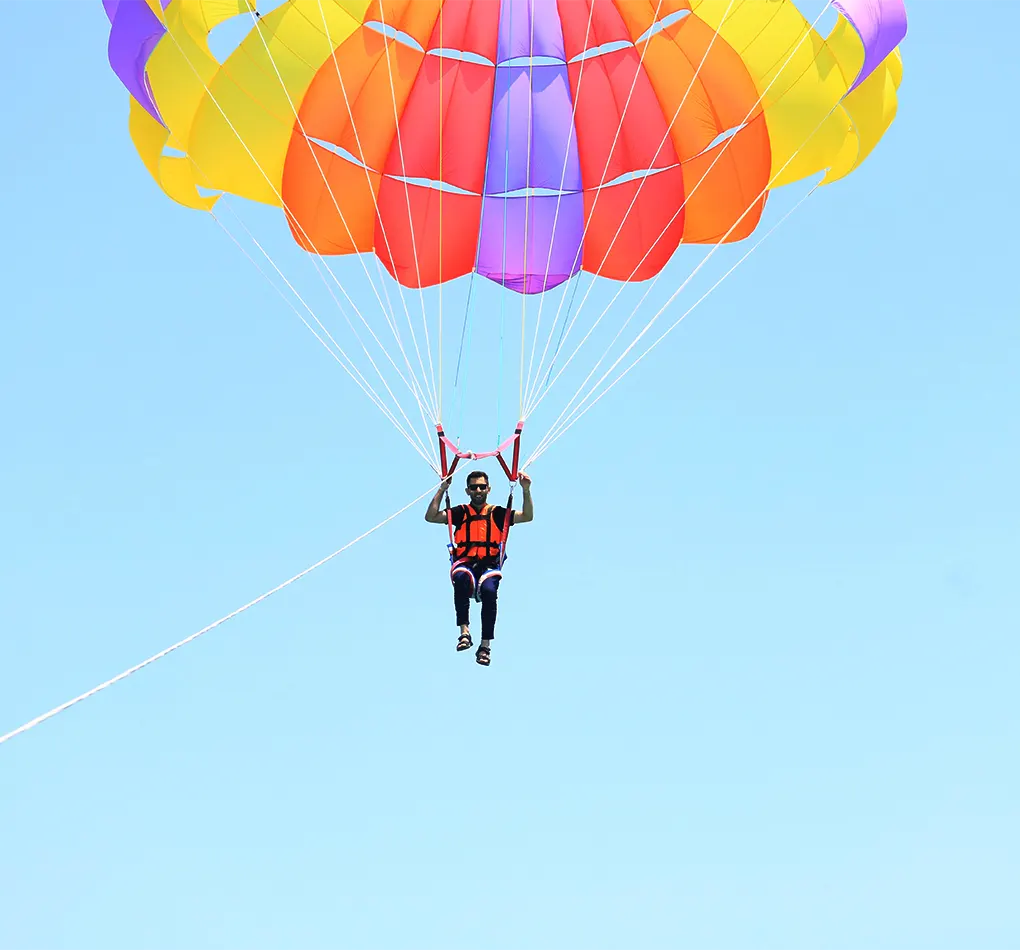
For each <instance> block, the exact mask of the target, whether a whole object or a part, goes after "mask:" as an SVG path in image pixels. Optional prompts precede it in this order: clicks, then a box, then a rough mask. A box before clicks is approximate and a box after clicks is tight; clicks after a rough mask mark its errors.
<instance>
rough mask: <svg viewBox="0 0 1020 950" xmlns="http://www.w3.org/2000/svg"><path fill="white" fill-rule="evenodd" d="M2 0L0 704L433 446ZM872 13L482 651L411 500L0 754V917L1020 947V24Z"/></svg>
mask: <svg viewBox="0 0 1020 950" xmlns="http://www.w3.org/2000/svg"><path fill="white" fill-rule="evenodd" d="M2 10H3V14H4V18H5V24H4V25H5V29H4V30H3V33H2V35H0V48H2V52H0V75H2V79H3V85H2V88H3V90H4V93H3V95H4V109H3V113H4V116H5V119H4V132H5V135H4V147H3V149H0V181H2V182H3V185H2V187H0V209H2V219H3V221H4V225H5V226H4V228H3V234H2V239H0V240H2V248H0V252H2V253H0V261H2V267H3V272H4V295H5V300H4V306H3V313H4V318H5V319H4V321H3V324H4V345H3V347H2V348H0V413H2V417H0V426H2V432H3V451H2V458H3V465H2V466H0V524H2V526H3V537H4V540H5V543H4V545H3V548H2V551H0V631H2V634H3V635H2V637H0V732H4V731H7V730H8V729H10V728H14V727H16V726H18V725H20V724H21V723H22V722H24V721H25V720H27V719H30V718H31V717H33V716H35V715H37V714H39V713H41V712H44V711H45V710H46V709H49V708H50V707H52V706H54V705H56V704H57V703H59V702H61V701H63V700H65V699H68V698H70V697H71V696H74V695H76V694H78V693H80V692H82V691H83V690H85V689H88V688H89V687H91V686H93V685H95V684H96V683H99V682H101V681H103V680H105V679H106V678H108V677H109V676H112V675H114V674H115V673H117V672H119V671H120V670H122V669H124V668H126V667H128V666H130V665H132V664H133V663H135V662H137V661H139V660H141V659H143V658H144V657H146V656H149V655H150V654H152V653H155V652H156V651H158V650H160V649H162V648H163V647H165V646H167V645H169V644H170V643H173V642H174V641H176V640H179V639H180V638H182V637H184V636H186V635H188V634H189V633H191V632H193V631H194V630H197V629H199V628H201V627H203V626H204V625H205V624H207V623H209V622H210V621H212V620H215V619H216V618H218V617H221V616H223V615H224V614H226V613H228V612H230V611H231V610H233V609H234V608H236V607H238V606H240V605H241V604H243V603H245V602H247V601H248V600H250V599H252V598H253V597H255V596H257V595H258V594H260V593H262V592H263V591H265V590H267V589H269V588H271V587H273V586H274V585H275V584H277V583H279V582H280V581H281V580H284V579H285V578H287V577H289V576H291V575H293V574H295V573H297V571H299V570H301V569H302V568H304V567H306V566H307V565H309V564H311V563H313V562H314V561H316V560H318V559H319V558H320V557H323V556H324V555H326V554H328V553H330V552H331V551H333V550H335V549H337V548H339V547H340V546H341V545H342V544H343V543H345V542H346V541H348V540H350V539H351V538H353V537H355V536H357V535H358V534H360V533H361V532H362V531H364V530H365V529H367V528H369V527H371V526H372V525H373V524H376V523H377V522H379V521H381V520H382V519H383V518H384V517H386V516H387V515H389V514H390V513H391V512H392V511H394V510H395V509H397V508H399V507H400V506H402V505H403V504H405V503H407V502H408V501H410V500H411V499H412V498H414V497H415V496H416V495H417V494H419V493H421V492H423V491H425V490H427V489H428V488H429V486H430V485H431V484H432V483H433V481H434V478H433V476H432V473H431V471H430V470H429V469H428V468H427V467H426V466H425V465H424V464H423V463H422V462H421V460H420V459H419V458H418V456H417V455H415V454H414V453H413V452H411V451H410V450H409V449H408V447H407V446H406V444H405V443H403V441H402V440H400V438H399V437H397V436H395V435H394V434H393V432H392V430H391V429H389V428H388V427H387V426H386V424H385V423H384V422H383V421H382V420H381V417H380V416H379V415H378V413H376V411H375V410H374V409H373V408H372V407H371V406H370V405H369V403H368V402H367V401H366V400H365V399H364V397H363V396H362V395H361V394H360V393H359V392H358V391H357V390H356V389H355V388H354V387H353V386H352V385H351V384H350V383H349V381H348V380H347V378H346V377H345V376H344V375H343V373H342V372H341V371H339V369H338V367H337V366H336V364H335V363H334V362H333V361H332V360H330V359H329V358H328V357H327V356H326V354H325V353H324V352H323V351H322V349H321V348H319V347H318V345H317V344H316V343H315V341H314V340H313V339H312V338H311V336H310V335H309V334H308V333H307V331H305V330H304V329H303V328H302V327H301V325H300V324H299V323H298V322H297V320H296V319H295V318H294V315H293V314H292V313H291V312H290V311H289V310H288V309H287V308H286V306H285V305H283V304H282V302H281V301H280V300H279V298H277V297H275V296H274V295H273V293H272V292H271V291H270V290H268V288H267V286H266V284H265V282H264V281H263V280H262V278H261V277H260V276H259V275H258V273H257V272H256V271H255V270H254V269H253V268H252V267H251V265H250V263H249V262H248V261H247V260H245V259H244V257H243V256H242V255H241V254H240V253H238V251H237V249H236V248H235V247H233V246H232V245H231V243H230V242H229V240H227V239H226V238H225V237H224V235H223V234H222V232H221V231H220V230H219V229H218V228H216V227H215V225H214V223H213V222H212V221H210V220H209V219H207V218H205V217H203V216H202V215H200V214H197V213H195V212H188V211H185V210H183V209H180V208H178V207H175V206H174V205H173V204H172V203H171V202H169V201H168V200H167V199H165V198H164V196H163V195H162V194H161V193H160V192H159V191H158V189H157V188H156V187H155V185H154V184H153V183H152V181H151V179H150V178H149V177H148V175H147V173H146V172H145V170H144V168H143V167H142V166H141V164H140V163H139V162H138V161H137V158H136V157H135V155H134V152H133V150H132V148H131V146H130V142H129V140H128V137H127V129H126V113H127V109H126V98H125V95H124V94H123V93H122V90H121V88H120V87H119V85H118V84H117V82H116V79H115V78H114V77H113V75H112V74H111V73H110V71H109V69H108V66H107V64H106V60H105V43H106V34H107V24H106V20H105V17H104V16H103V14H102V11H101V8H100V5H99V4H98V3H96V4H91V3H84V2H74V3H56V2H32V3H29V2H22V0H5V2H4V4H3V7H2ZM909 12H910V16H911V27H910V29H911V32H910V36H909V37H908V40H907V43H906V44H905V47H904V56H905V60H906V72H905V80H904V85H903V87H902V89H901V107H900V115H899V117H898V119H897V121H896V123H895V124H894V126H893V128H892V130H891V132H890V133H889V134H888V135H887V137H886V139H885V140H884V141H883V142H882V144H881V146H880V147H879V149H878V150H877V151H876V153H875V154H874V155H873V156H872V158H870V159H869V161H868V162H867V163H866V164H865V165H864V166H862V167H861V168H860V169H859V170H858V171H857V172H856V173H855V174H854V175H853V176H852V177H851V178H850V179H848V180H847V181H845V182H843V183H841V184H838V185H835V186H832V187H829V188H825V189H822V190H820V191H819V192H817V193H816V194H815V195H814V196H812V198H811V200H810V201H808V202H807V203H806V204H805V205H804V206H803V207H802V208H801V209H800V210H799V211H798V212H797V213H796V214H795V215H794V216H793V217H792V218H791V219H790V220H789V221H788V222H787V223H786V224H785V225H784V227H783V228H782V230H781V231H780V232H779V233H778V234H777V235H776V237H775V238H774V239H773V240H770V241H769V242H768V243H767V244H765V245H763V247H762V248H761V249H760V250H759V251H757V252H756V253H755V254H754V255H753V256H752V257H751V258H750V259H749V260H748V261H747V262H746V264H745V265H743V266H742V267H741V268H740V269H739V270H738V271H737V272H736V273H735V274H734V275H733V276H732V277H731V278H730V279H729V280H728V281H727V282H726V283H725V284H724V285H723V286H722V287H721V288H720V289H719V291H717V292H716V293H715V294H714V295H713V296H712V297H711V298H710V299H709V300H708V301H707V302H706V304H705V305H704V306H703V307H701V308H700V309H699V310H698V311H697V312H696V313H695V314H693V315H692V316H691V317H690V318H689V319H688V320H686V321H685V322H684V324H682V325H681V327H680V328H679V329H678V330H677V331H676V333H675V334H673V336H671V337H670V338H669V339H668V340H667V342H666V343H665V344H663V346H661V347H660V348H659V349H658V350H656V351H655V353H654V354H653V355H652V356H651V357H649V359H647V360H646V361H645V362H644V363H643V364H642V366H641V368H640V369H639V370H638V371H636V372H635V373H633V374H632V375H631V376H629V377H628V378H627V380H626V381H625V382H624V383H622V384H621V385H620V386H618V387H617V388H616V389H614V390H613V392H612V394H611V395H610V396H608V397H607V398H606V399H604V400H603V401H602V402H601V403H600V404H599V407H598V409H596V410H595V411H593V412H592V413H590V414H589V415H587V416H586V417H585V418H584V421H583V422H581V423H580V424H578V425H577V426H575V427H574V428H573V429H571V430H570V433H569V435H568V436H567V437H565V438H564V439H563V440H561V441H560V442H558V443H557V445H556V448H555V450H553V451H550V452H549V454H548V455H546V456H544V457H543V458H542V459H541V461H540V462H539V463H538V464H536V466H535V468H534V471H533V473H532V474H533V476H534V494H535V501H536V510H537V515H536V520H535V522H534V524H532V525H528V526H527V527H523V528H521V529H519V530H518V531H516V532H515V534H514V537H513V541H512V544H513V555H512V558H511V561H510V563H509V564H508V575H507V579H506V581H505V584H504V587H503V590H502V591H501V601H500V618H499V627H498V636H497V641H496V649H495V652H494V662H493V666H492V667H491V668H490V669H488V670H482V669H480V668H479V667H477V666H476V665H475V664H474V663H473V662H472V661H471V658H470V656H469V655H458V654H455V653H454V652H453V644H454V639H455V628H454V626H453V616H452V607H451V604H450V599H451V598H450V591H449V585H448V581H447V579H446V566H445V564H444V558H445V549H444V547H443V544H444V538H443V533H442V531H441V530H439V529H434V528H430V527H429V526H426V525H425V524H424V523H423V522H422V520H421V517H420V512H418V511H417V510H416V511H415V512H413V513H411V512H409V513H407V514H406V515H404V516H403V517H402V518H401V519H399V520H397V521H395V522H393V523H391V524H390V525H388V526H387V527H386V528H385V529H383V530H382V531H380V532H378V533H377V534H375V535H373V536H372V537H370V538H368V539H366V540H365V541H363V542H361V543H360V544H358V545H357V546H355V547H354V548H353V549H351V550H350V551H349V552H347V553H345V554H343V555H341V556H340V557H338V558H337V559H336V560H335V561H333V562H331V563H330V564H328V565H327V566H325V567H323V568H322V569H321V570H319V571H317V572H315V573H313V574H312V575H310V576H309V577H307V578H305V579H304V580H302V581H301V582H300V583H298V584H295V585H294V586H292V587H290V588H288V589H287V590H286V591H284V592H282V593H280V594H279V595H277V596H276V597H274V598H272V599H270V600H268V601H266V602H264V603H262V604H260V605H259V606H258V607H256V608H254V609H252V610H251V611H249V612H247V613H245V614H243V615H242V616H241V617H239V618H237V619H236V620H234V621H232V622H230V623H229V624H226V625H224V626H222V627H220V628H218V629H217V630H215V631H214V632H212V633H210V634H209V635H208V636H206V637H204V638H203V639H201V640H200V641H198V642H196V643H194V644H191V645H189V646H188V647H187V648H186V649H185V650H182V651H180V652H178V653H176V654H174V655H172V656H171V657H168V658H167V659H165V660H162V661H161V662H159V663H158V664H156V665H154V666H152V667H150V668H148V669H146V670H144V671H142V672H141V673H139V674H137V675H135V676H133V677H131V678H130V679H128V680H127V681H125V682H123V683H121V684H118V685H117V686H116V687H114V688H111V689H109V690H107V691H105V692H104V693H102V694H101V695H99V696H97V697H95V698H94V699H91V700H89V701H88V702H86V703H83V704H81V705H79V706H77V707H75V708H74V709H73V710H70V711H68V712H67V713H65V714H63V715H61V716H58V717H56V718H55V719H53V720H51V721H49V722H47V723H45V724H43V725H42V726H40V727H38V728H37V729H35V730H33V731H31V732H29V733H27V734H25V735H22V736H19V737H18V738H17V739H16V740H13V741H11V742H9V743H6V744H5V745H4V746H3V747H2V749H0V810H2V813H3V815H4V819H3V830H2V834H0V894H2V896H0V947H3V948H11V950H15V948H18V950H29V948H64V947H66V948H78V950H83V948H93V947H94V948H104V950H116V948H138V947H147V948H148V947H151V948H176V947H189V948H204V947H210V948H213V947H215V948H227V947H259V948H271V947H302V948H313V947H351V948H411V947H414V948H443V950H456V948H462V947H463V948H485V950H490V948H492V950H496V948H531V947H534V948H548V947H562V948H574V947H577V948H593V950H595V948H625V947H626V948H631V950H633V948H649V950H651V948H671V950H679V948H704V950H710V948H754V950H759V948H762V950H764V948H785V950H796V948H811V950H823V948H824V950H828V948H856V950H861V948H914V947H926V948H967V950H982V948H1004V947H1015V946H1017V945H1020V923H1018V920H1017V915H1016V911H1015V895H1016V893H1017V891H1018V889H1020V857H1018V856H1020V804H1018V803H1020V795H1018V792H1020V766H1018V764H1017V763H1018V761H1020V757H1018V756H1017V755H1016V749H1017V748H1018V745H1020V712H1018V708H1017V702H1016V683H1017V682H1018V673H1020V671H1018V668H1017V667H1018V660H1020V648H1018V646H1017V640H1016V635H1017V631H1018V629H1020V623H1018V619H1020V610H1018V607H1017V596H1016V594H1017V582H1016V578H1017V573H1018V568H1020V554H1018V543H1017V538H1018V537H1020V505H1018V502H1017V492H1016V471H1017V468H1018V463H1020V448H1018V447H1020V423H1018V412H1017V407H1018V405H1020V382H1018V380H1020V374H1018V373H1017V366H1018V359H1017V358H1018V355H1020V332H1018V328H1017V327H1018V324H1017V319H1016V318H1017V314H1018V313H1020V294H1018V292H1017V289H1016V284H1015V282H1014V276H1015V270H1016V264H1015V256H1016V252H1017V249H1018V247H1017V240H1016V237H1015V234H1014V218H1015V213H1016V209H1017V208H1018V207H1020V203H1018V198H1020V194H1018V191H1020V189H1018V186H1017V181H1016V169H1015V142H1014V138H1015V136H1014V133H1013V132H1012V129H1011V127H1010V125H1009V123H1008V122H1004V116H1008V115H1009V109H1010V108H1011V101H1012V100H1011V96H1012V91H1013V90H1014V89H1015V88H1016V87H1017V85H1018V83H1020V64H1018V63H1017V60H1016V58H1015V50H1014V45H1013V40H1012V35H1011V33H1010V31H1009V30H1008V29H1006V27H1007V26H1008V22H1007V21H1008V19H1009V16H1008V7H1007V6H1006V5H1005V4H1003V3H981V2H976V0H973V2H969V3H968V4H966V5H961V4H954V3H948V2H939V0H927V2H924V0H918V2H914V3H912V4H911V5H910V7H909ZM798 194H799V193H798ZM253 214H254V216H255V219H256V220H257V221H259V223H263V224H264V223H266V222H270V223H271V216H264V215H261V216H260V214H259V213H257V212H253ZM263 219H264V220H263ZM277 223H278V224H280V222H277ZM278 230H280V231H282V230H283V229H282V224H280V227H279V228H278ZM281 246H282V244H281ZM495 325H496V323H495V319H493V321H490V322H489V323H488V324H484V322H480V323H479V330H478V333H479V335H480V338H481V337H484V336H485V334H486V333H488V334H489V335H490V336H491V335H492V334H493V332H494V331H493V327H494V326H495ZM478 345H479V346H481V343H479V344H478ZM479 352H481V351H480V350H479ZM483 395H484V394H483ZM483 402H485V403H486V405H485V411H486V412H490V411H491V404H489V403H488V402H486V400H485V399H484V398H483V396H481V395H480V396H478V397H477V399H469V403H470V405H471V409H470V410H469V412H473V411H476V410H477V411H478V412H481V410H482V403H483ZM547 421H548V420H547ZM510 422H511V424H512V419H511V420H510ZM505 429H506V427H505V425H504V434H505ZM486 431H488V430H486ZM485 438H488V435H486V436H485ZM490 470H491V471H493V473H494V472H495V470H494V468H490ZM500 491H502V487H501V488H500ZM419 507H421V508H423V507H424V504H422V505H421V506H419ZM1010 894H1012V895H1013V897H1012V898H1011V897H1010V896H1009V895H1010Z"/></svg>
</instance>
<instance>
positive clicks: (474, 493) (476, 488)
mask: <svg viewBox="0 0 1020 950" xmlns="http://www.w3.org/2000/svg"><path fill="white" fill-rule="evenodd" d="M467 493H468V495H469V496H470V498H471V504H472V505H474V506H475V507H476V508H480V507H481V506H482V505H484V504H485V499H486V497H487V496H488V494H489V482H488V480H487V479H484V478H472V479H471V481H469V482H468V485H467Z"/></svg>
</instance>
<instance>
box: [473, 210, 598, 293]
mask: <svg viewBox="0 0 1020 950" xmlns="http://www.w3.org/2000/svg"><path fill="white" fill-rule="evenodd" d="M557 204H558V205H559V210H558V211H557ZM525 211H527V257H526V258H525ZM554 222H555V225H556V226H555V229H554V228H553V223H554ZM504 228H505V229H506V248H505V253H504V247H503V233H504ZM583 232H584V195H582V194H581V193H580V192H574V193H573V194H565V195H559V196H557V195H536V196H531V197H528V198H525V197H523V196H520V197H517V198H497V197H487V198H484V199H483V203H482V240H481V243H480V245H479V249H478V260H477V262H476V264H475V269H476V270H477V271H478V273H479V274H481V275H482V276H483V277H488V278H489V279H490V280H494V281H496V282H497V283H500V284H502V285H503V286H504V287H508V288H509V289H510V290H516V291H517V292H518V293H525V294H536V293H541V292H542V291H543V290H551V289H552V288H553V287H556V286H557V285H559V284H562V283H563V282H564V281H565V280H568V279H569V278H570V277H572V276H573V275H574V274H576V273H577V271H578V270H580V266H581V255H580V247H581V235H582V233H583ZM547 272H548V275H547Z"/></svg>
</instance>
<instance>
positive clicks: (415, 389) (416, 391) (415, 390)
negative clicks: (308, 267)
mask: <svg viewBox="0 0 1020 950" xmlns="http://www.w3.org/2000/svg"><path fill="white" fill-rule="evenodd" d="M253 20H254V23H255V30H256V32H257V33H258V34H259V37H260V39H261V40H262V45H263V46H264V48H265V50H266V56H267V57H268V59H269V61H270V63H272V66H273V70H274V72H275V73H276V78H277V81H278V82H279V83H280V87H281V88H282V89H283V91H284V94H285V95H286V97H287V102H288V103H289V104H290V108H291V112H292V113H293V114H294V121H295V123H296V124H297V127H298V130H299V131H300V132H301V135H302V136H303V137H304V139H305V142H306V144H307V145H308V151H309V154H310V155H311V156H312V159H313V161H314V162H315V167H316V168H317V169H318V170H319V175H320V177H321V178H322V183H323V185H325V187H326V191H327V192H328V193H329V196H330V198H331V200H332V201H333V207H334V208H335V209H336V213H337V215H338V216H339V218H340V221H341V223H342V224H343V226H344V230H345V231H346V232H347V237H348V240H350V242H351V244H352V246H353V245H354V244H355V241H354V235H353V234H352V232H351V229H350V227H349V226H348V224H347V220H346V218H345V217H344V214H343V212H342V211H341V210H340V205H339V203H338V202H337V199H336V196H335V194H334V193H333V188H332V186H331V185H330V183H329V181H328V179H327V178H326V173H325V171H324V170H323V168H322V165H321V164H320V163H319V158H318V156H317V155H316V154H315V149H314V148H313V147H312V142H311V140H310V139H309V138H308V136H307V135H306V134H305V130H304V125H303V123H302V122H301V118H300V116H299V115H298V111H297V107H296V106H295V105H294V101H293V100H292V99H291V97H290V93H288V92H287V88H286V84H285V83H284V81H283V76H282V75H281V74H280V70H279V68H278V67H277V64H276V61H275V60H274V59H273V54H272V50H271V49H270V47H269V44H268V42H267V41H266V39H265V36H263V33H262V21H261V19H259V18H256V17H254V15H253ZM352 124H353V117H352ZM359 148H360V145H359ZM362 160H364V156H363V155H362ZM366 174H367V171H366ZM235 217H236V215H235ZM291 217H292V219H293V216H291ZM238 220H240V219H238ZM245 230H247V228H245ZM249 237H251V234H250V232H249ZM306 237H307V235H306ZM315 254H316V257H318V259H319V261H320V262H321V263H322V265H323V266H325V267H327V269H328V265H326V263H325V260H324V258H323V256H322V255H321V254H320V253H319V251H318V249H317V248H316V249H315ZM356 256H357V258H358V261H359V263H360V264H361V267H362V270H364V272H365V276H366V278H367V279H368V283H369V286H370V287H371V288H372V290H373V292H374V293H375V298H376V300H377V301H378V302H379V307H380V310H381V311H382V314H383V318H384V319H385V320H386V322H387V324H388V325H391V326H392V322H393V321H395V316H387V313H386V308H385V307H384V305H383V301H382V299H381V298H380V296H379V291H378V290H377V289H376V286H375V282H374V281H373V280H372V275H371V274H370V273H369V270H368V267H367V265H366V264H365V261H364V258H363V257H362V255H361V254H358V255H356ZM377 260H378V258H377ZM316 269H318V265H316ZM330 273H332V271H330ZM320 276H321V273H320ZM324 282H325V281H324ZM381 284H382V286H383V289H384V290H385V281H381ZM327 288H328V284H327ZM330 294H331V296H333V294H332V291H331V292H330ZM333 299H334V301H335V302H336V304H337V308H338V309H339V310H340V312H341V314H342V315H343V317H344V319H345V321H346V322H347V325H348V326H349V327H350V328H351V332H352V333H353V334H354V337H355V339H357V341H358V343H360V344H361V348H362V349H363V350H364V352H365V356H366V357H367V358H368V361H369V363H370V364H371V365H372V368H373V369H374V370H375V371H376V374H377V375H378V376H379V379H380V380H381V381H382V384H383V386H384V387H385V388H386V391H387V392H389V393H390V398H392V399H393V401H394V403H395V404H396V406H397V408H398V409H399V410H400V413H401V415H403V416H404V419H405V420H406V421H407V424H408V426H411V428H412V429H413V426H412V425H411V422H410V420H409V419H407V415H406V413H404V410H403V408H402V407H401V406H400V403H399V400H397V398H396V396H394V395H393V393H392V391H391V390H390V388H389V385H388V384H387V383H386V380H385V377H384V376H383V374H382V371H381V370H380V369H379V367H378V366H377V365H376V362H375V360H374V359H373V358H372V355H371V353H370V352H369V350H368V347H367V346H366V345H365V343H364V342H363V341H362V339H361V336H360V334H359V333H358V331H357V330H356V329H355V328H354V326H353V324H352V323H351V321H350V319H349V318H348V316H347V314H346V313H345V312H344V309H343V307H341V306H340V302H339V301H338V300H336V297H335V296H333ZM388 300H389V295H388V294H387V301H388ZM355 309H356V310H357V308H355ZM390 314H391V315H392V308H391V311H390ZM358 316H359V317H360V318H361V322H362V323H363V324H364V326H365V329H366V330H368V332H369V334H370V335H371V337H372V339H373V340H374V341H375V344H376V346H378V347H379V349H380V350H381V351H382V353H383V355H384V356H385V357H386V359H387V360H388V361H389V363H390V365H391V366H392V367H393V370H394V372H396V374H397V376H398V377H399V378H400V379H401V381H402V382H403V383H404V385H405V386H406V387H407V388H408V390H409V391H410V392H411V394H412V395H413V396H414V397H415V400H416V402H417V403H418V411H419V413H420V414H421V418H422V424H423V425H424V426H425V427H426V428H427V427H428V422H427V421H426V409H427V405H426V403H425V402H423V399H422V395H423V394H422V393H421V391H420V387H419V386H418V381H417V379H416V378H415V375H414V371H413V370H411V367H410V365H409V364H408V370H409V371H410V378H411V380H413V384H412V383H411V382H409V381H408V380H407V379H406V378H405V377H404V374H403V373H402V372H401V371H400V368H399V367H398V366H397V364H396V362H395V361H394V360H393V357H392V356H391V355H390V353H389V351H388V350H387V348H386V347H385V346H383V344H382V341H381V340H380V339H379V337H378V336H377V334H376V332H375V330H374V329H373V327H372V325H371V324H370V323H369V322H368V321H367V320H366V319H365V317H364V316H362V315H361V313H360V311H359V312H358ZM323 329H325V328H323ZM330 339H331V340H332V337H331V338H330ZM333 342H334V345H336V342H335V341H333ZM430 413H431V410H430Z"/></svg>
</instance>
